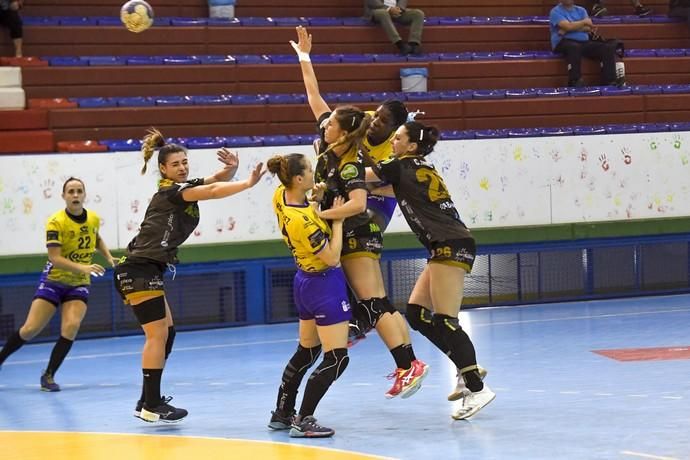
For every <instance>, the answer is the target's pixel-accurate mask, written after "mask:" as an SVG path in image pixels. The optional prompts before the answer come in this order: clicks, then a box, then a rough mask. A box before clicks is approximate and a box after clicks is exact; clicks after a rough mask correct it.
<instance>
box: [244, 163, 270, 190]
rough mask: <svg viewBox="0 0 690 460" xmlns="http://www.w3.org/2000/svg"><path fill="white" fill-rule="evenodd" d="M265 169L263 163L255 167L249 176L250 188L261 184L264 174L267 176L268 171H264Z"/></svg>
mask: <svg viewBox="0 0 690 460" xmlns="http://www.w3.org/2000/svg"><path fill="white" fill-rule="evenodd" d="M263 167H264V164H263V163H259V164H257V165H256V166H255V167H254V169H253V170H252V172H251V173H250V174H249V177H248V178H247V185H249V186H250V187H254V186H255V185H256V184H257V183H258V182H259V180H261V178H262V177H263V175H264V174H266V171H267V170H266V169H263Z"/></svg>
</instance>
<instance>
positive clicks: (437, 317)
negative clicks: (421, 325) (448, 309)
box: [431, 313, 462, 337]
mask: <svg viewBox="0 0 690 460" xmlns="http://www.w3.org/2000/svg"><path fill="white" fill-rule="evenodd" d="M431 323H432V325H433V327H434V329H435V330H436V331H438V333H439V334H441V335H442V337H445V336H447V335H449V334H452V333H453V332H455V331H458V330H460V331H462V327H461V326H460V321H458V318H457V317H455V318H454V317H452V316H448V315H443V314H438V313H435V314H434V315H433V316H432V319H431Z"/></svg>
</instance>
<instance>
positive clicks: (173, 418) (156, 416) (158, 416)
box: [139, 401, 188, 423]
mask: <svg viewBox="0 0 690 460" xmlns="http://www.w3.org/2000/svg"><path fill="white" fill-rule="evenodd" d="M187 414H188V412H187V411H186V410H185V409H179V408H177V407H173V406H171V405H170V404H168V403H166V402H165V401H161V403H160V404H159V405H157V406H156V407H148V406H147V405H146V403H144V404H143V405H142V406H141V411H140V412H139V418H140V419H142V420H143V421H145V422H151V423H153V422H158V421H160V422H166V423H175V422H179V421H180V420H182V419H183V418H185V417H186V416H187Z"/></svg>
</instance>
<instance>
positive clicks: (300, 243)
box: [273, 185, 331, 272]
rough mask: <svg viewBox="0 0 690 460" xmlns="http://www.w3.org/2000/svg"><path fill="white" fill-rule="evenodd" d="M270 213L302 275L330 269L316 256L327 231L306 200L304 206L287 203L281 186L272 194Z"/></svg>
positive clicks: (326, 237) (323, 246)
mask: <svg viewBox="0 0 690 460" xmlns="http://www.w3.org/2000/svg"><path fill="white" fill-rule="evenodd" d="M273 211H275V213H276V216H277V217H278V228H279V229H280V232H281V234H282V235H283V240H284V241H285V244H287V246H288V248H289V249H290V251H291V252H292V256H293V257H294V258H295V264H297V267H298V268H299V269H300V270H304V271H305V272H320V271H324V270H327V269H328V268H330V267H329V266H328V265H327V264H326V263H324V262H323V261H322V260H321V259H320V258H319V256H318V255H317V254H318V253H319V252H321V251H322V250H323V249H324V248H325V247H326V245H327V244H328V240H329V238H330V237H331V229H330V227H329V226H328V224H327V223H326V222H325V221H324V220H323V219H321V218H320V217H319V216H318V215H317V214H316V211H315V210H314V208H312V206H311V205H310V204H309V203H307V202H306V201H305V203H304V205H291V204H287V203H286V202H285V186H283V185H280V186H279V187H278V188H277V189H276V191H275V193H274V194H273Z"/></svg>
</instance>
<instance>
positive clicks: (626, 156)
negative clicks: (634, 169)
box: [621, 147, 632, 165]
mask: <svg viewBox="0 0 690 460" xmlns="http://www.w3.org/2000/svg"><path fill="white" fill-rule="evenodd" d="M621 154H622V155H623V163H625V164H626V165H629V164H630V163H632V154H631V153H630V149H629V148H627V147H623V148H622V149H621Z"/></svg>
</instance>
